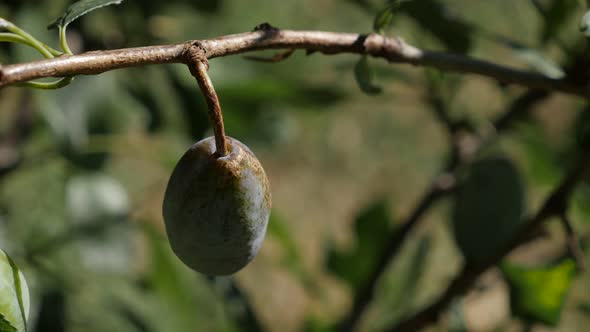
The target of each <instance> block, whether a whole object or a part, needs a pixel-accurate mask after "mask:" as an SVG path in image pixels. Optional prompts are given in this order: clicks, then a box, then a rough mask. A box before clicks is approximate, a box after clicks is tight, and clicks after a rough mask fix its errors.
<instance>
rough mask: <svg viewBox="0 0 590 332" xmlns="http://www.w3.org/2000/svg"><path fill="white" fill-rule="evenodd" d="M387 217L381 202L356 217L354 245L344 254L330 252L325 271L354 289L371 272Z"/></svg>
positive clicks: (385, 231)
mask: <svg viewBox="0 0 590 332" xmlns="http://www.w3.org/2000/svg"><path fill="white" fill-rule="evenodd" d="M390 219H391V217H390V214H389V210H388V209H387V205H386V203H385V201H383V200H379V201H377V202H374V203H373V204H372V205H371V206H369V207H367V208H366V209H364V210H363V211H361V213H360V214H359V215H358V216H357V218H356V220H355V223H354V226H355V229H354V231H355V235H356V245H355V246H354V248H351V249H349V250H346V251H337V250H334V249H331V250H330V251H329V253H328V261H327V265H328V269H330V271H331V272H333V273H334V274H337V275H338V276H339V277H340V278H342V279H344V280H345V281H347V282H348V283H349V284H350V285H351V286H352V287H353V288H355V289H356V288H358V287H359V286H360V285H361V283H362V282H363V281H364V280H365V279H366V277H367V275H368V274H369V273H370V271H372V270H373V268H374V266H375V263H376V262H377V257H378V256H379V254H380V253H381V251H382V250H383V247H384V246H385V243H386V240H387V237H388V235H389V233H390V228H389V222H390Z"/></svg>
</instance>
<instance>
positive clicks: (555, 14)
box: [541, 0, 578, 42]
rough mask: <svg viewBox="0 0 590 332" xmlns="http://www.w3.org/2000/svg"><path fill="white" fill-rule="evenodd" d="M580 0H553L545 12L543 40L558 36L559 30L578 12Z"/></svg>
mask: <svg viewBox="0 0 590 332" xmlns="http://www.w3.org/2000/svg"><path fill="white" fill-rule="evenodd" d="M577 8H578V0H552V1H551V3H550V4H549V7H548V8H547V10H545V13H546V14H547V15H546V17H545V25H544V26H543V32H542V35H541V40H542V41H543V42H547V41H548V40H550V39H552V38H554V37H556V36H557V33H558V32H559V30H560V29H561V28H562V27H563V26H564V25H565V24H566V23H567V22H568V21H569V19H570V18H571V16H572V15H573V14H574V13H576V11H577Z"/></svg>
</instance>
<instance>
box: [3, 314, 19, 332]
mask: <svg viewBox="0 0 590 332" xmlns="http://www.w3.org/2000/svg"><path fill="white" fill-rule="evenodd" d="M0 332H17V330H16V327H14V326H12V325H11V324H10V322H9V321H7V320H6V318H5V317H4V315H2V314H1V313H0Z"/></svg>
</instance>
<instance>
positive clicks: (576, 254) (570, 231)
mask: <svg viewBox="0 0 590 332" xmlns="http://www.w3.org/2000/svg"><path fill="white" fill-rule="evenodd" d="M559 219H560V220H561V223H562V225H563V228H564V229H565V233H566V242H567V248H568V251H569V254H570V255H571V257H573V258H574V260H575V261H576V265H577V267H578V270H579V271H584V270H585V269H586V264H584V253H583V252H582V249H581V248H580V242H579V241H578V237H577V236H576V233H575V231H574V228H573V226H572V223H571V222H570V219H569V217H568V215H567V212H566V211H561V213H560V215H559Z"/></svg>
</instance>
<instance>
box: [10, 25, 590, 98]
mask: <svg viewBox="0 0 590 332" xmlns="http://www.w3.org/2000/svg"><path fill="white" fill-rule="evenodd" d="M195 43H198V44H199V45H201V46H202V48H203V50H204V52H205V55H206V56H207V58H209V59H211V58H216V57H221V56H227V55H232V54H238V53H245V52H249V51H255V50H264V49H305V50H308V51H312V52H321V53H324V54H336V53H357V54H368V55H371V56H374V57H380V58H384V59H386V60H388V61H390V62H395V63H408V64H413V65H419V66H427V67H433V68H438V69H441V70H448V71H454V72H460V73H471V74H477V75H481V76H486V77H489V78H492V79H495V80H497V81H500V82H502V83H505V84H518V85H522V86H526V87H529V88H533V89H540V90H549V91H560V92H563V93H568V94H573V95H577V96H580V97H583V98H586V99H590V90H589V89H588V88H587V87H586V86H585V85H580V84H574V83H572V82H570V81H568V80H567V79H553V78H550V77H547V76H544V75H542V74H537V73H533V72H529V71H524V70H520V69H515V68H510V67H507V66H503V65H498V64H494V63H491V62H487V61H483V60H478V59H475V58H471V57H468V56H463V55H456V54H450V53H443V52H433V51H427V50H421V49H419V48H416V47H414V46H412V45H409V44H407V43H406V42H404V41H403V40H401V39H399V38H387V37H384V36H381V35H378V34H374V33H371V34H368V35H360V34H355V33H338V32H324V31H293V30H279V29H262V30H257V31H253V32H247V33H241V34H235V35H228V36H223V37H218V38H214V39H204V40H198V41H189V42H186V43H181V44H175V45H159V46H147V47H138V48H126V49H118V50H110V51H95V52H87V53H82V54H79V55H71V56H67V55H64V56H60V57H57V58H54V59H46V60H40V61H34V62H28V63H21V64H13V65H6V66H3V67H0V87H3V86H6V85H10V84H14V83H19V82H26V81H30V80H32V79H36V78H43V77H64V76H74V75H81V74H85V75H90V74H99V73H102V72H105V71H109V70H113V69H118V68H126V67H134V66H143V65H150V64H160V63H186V61H187V58H186V49H187V48H189V47H190V46H191V45H194V44H195Z"/></svg>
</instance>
